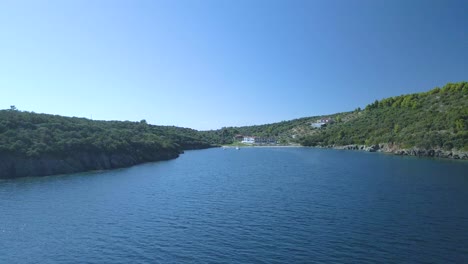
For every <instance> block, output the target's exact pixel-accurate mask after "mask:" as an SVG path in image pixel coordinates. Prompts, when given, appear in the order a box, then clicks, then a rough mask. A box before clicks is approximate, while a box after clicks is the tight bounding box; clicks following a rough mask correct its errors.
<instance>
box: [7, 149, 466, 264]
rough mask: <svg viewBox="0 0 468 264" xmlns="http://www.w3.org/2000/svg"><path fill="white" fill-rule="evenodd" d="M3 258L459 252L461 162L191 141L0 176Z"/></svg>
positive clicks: (400, 256) (462, 258)
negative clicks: (139, 154) (126, 164)
mask: <svg viewBox="0 0 468 264" xmlns="http://www.w3.org/2000/svg"><path fill="white" fill-rule="evenodd" d="M0 210H1V211H0V263H468V162H456V161H445V160H431V159H418V158H409V157H398V156H392V155H385V154H378V153H364V152H354V151H339V150H325V149H312V148H243V149H241V150H235V149H227V150H222V149H209V150H197V151H187V152H186V153H185V154H183V155H182V156H181V157H179V158H178V159H175V160H171V161H165V162H156V163H150V164H144V165H140V166H135V167H132V168H128V169H121V170H115V171H106V172H93V173H82V174H75V175H63V176H50V177H43V178H24V179H17V180H8V181H0Z"/></svg>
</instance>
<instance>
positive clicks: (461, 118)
mask: <svg viewBox="0 0 468 264" xmlns="http://www.w3.org/2000/svg"><path fill="white" fill-rule="evenodd" d="M348 115H353V117H352V118H349V120H348V121H346V122H343V121H342V122H336V123H335V124H332V125H329V126H328V127H326V128H323V129H320V130H317V131H316V132H315V133H312V134H310V135H307V136H304V137H303V138H302V139H301V143H302V144H303V145H306V146H316V145H320V146H327V145H348V144H363V145H373V144H379V143H391V144H392V143H393V144H395V145H398V146H400V147H403V148H408V147H419V148H425V149H429V148H443V149H446V150H451V149H458V150H468V131H467V130H468V82H460V83H449V84H447V85H445V86H444V87H443V88H435V89H433V90H430V91H429V92H425V93H416V94H409V95H401V96H396V97H390V98H386V99H383V100H380V101H375V102H374V103H372V104H369V105H368V106H367V107H366V108H365V110H363V111H356V112H354V113H349V114H348Z"/></svg>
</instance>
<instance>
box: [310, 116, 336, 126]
mask: <svg viewBox="0 0 468 264" xmlns="http://www.w3.org/2000/svg"><path fill="white" fill-rule="evenodd" d="M331 123H333V120H332V119H331V118H328V117H327V118H322V119H319V120H317V121H315V123H312V124H311V125H312V127H315V128H321V127H323V126H325V125H327V124H331Z"/></svg>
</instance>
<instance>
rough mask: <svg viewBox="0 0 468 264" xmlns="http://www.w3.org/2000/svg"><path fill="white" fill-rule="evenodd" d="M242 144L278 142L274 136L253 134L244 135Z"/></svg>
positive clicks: (270, 143)
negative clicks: (254, 135)
mask: <svg viewBox="0 0 468 264" xmlns="http://www.w3.org/2000/svg"><path fill="white" fill-rule="evenodd" d="M241 142H242V143H244V144H252V145H253V144H256V145H272V144H276V143H278V142H277V140H276V138H274V137H253V136H244V139H243V140H242V141H241Z"/></svg>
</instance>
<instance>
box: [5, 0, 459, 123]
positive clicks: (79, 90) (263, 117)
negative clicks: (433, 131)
mask: <svg viewBox="0 0 468 264" xmlns="http://www.w3.org/2000/svg"><path fill="white" fill-rule="evenodd" d="M459 81H468V1H451V0H438V1H431V0H422V1H420V0H411V1H407V0H392V1H390V0H369V1H360V0H353V1H348V0H323V1H319V0H304V1H300V0H265V1H264V0H235V1H234V0H230V1H223V0H167V1H158V0H148V1H143V0H126V1H119V0H109V1H106V0H97V1H96V0H89V1H86V0H67V1H62V0H58V1H57V0H47V1H46V0H44V1H39V0H30V1H22V0H11V1H10V0H3V1H0V109H7V108H10V106H11V105H15V106H16V107H17V108H18V109H19V110H23V111H32V112H36V113H49V114H58V115H64V116H78V117H86V118H92V119H96V120H130V121H140V120H142V119H145V120H146V121H147V122H148V123H150V124H155V125H175V126H182V127H190V128H194V129H199V130H208V129H218V128H221V127H225V126H244V125H253V124H265V123H272V122H279V121H283V120H290V119H295V118H300V117H306V116H316V115H326V114H333V113H337V112H344V111H352V110H354V109H356V108H357V107H361V108H363V107H365V106H366V105H367V104H369V103H371V102H373V101H374V100H376V99H382V98H386V97H389V96H397V95H401V94H408V93H416V92H423V91H428V90H430V89H432V88H434V87H436V86H443V85H444V84H446V83H448V82H459Z"/></svg>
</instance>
